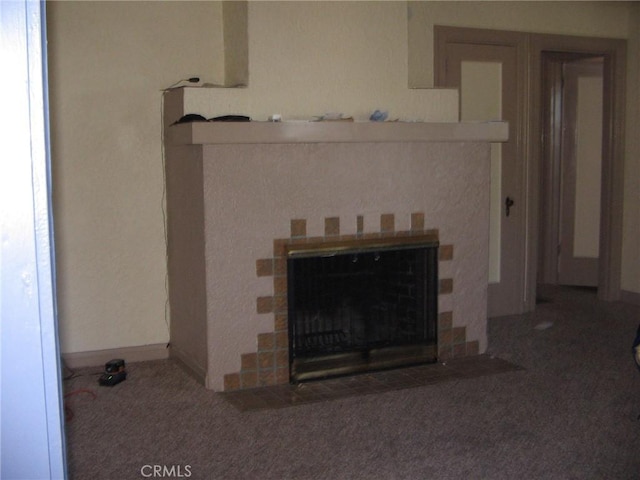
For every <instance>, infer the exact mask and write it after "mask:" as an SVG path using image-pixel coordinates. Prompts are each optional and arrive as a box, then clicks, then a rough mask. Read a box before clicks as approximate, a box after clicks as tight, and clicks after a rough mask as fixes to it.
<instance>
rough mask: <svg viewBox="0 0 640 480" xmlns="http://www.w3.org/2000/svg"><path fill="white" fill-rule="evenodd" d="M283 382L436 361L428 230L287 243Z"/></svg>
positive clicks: (433, 266)
mask: <svg viewBox="0 0 640 480" xmlns="http://www.w3.org/2000/svg"><path fill="white" fill-rule="evenodd" d="M287 296H288V298H287V299H288V310H289V311H288V315H289V362H290V381H291V383H297V382H300V381H304V380H311V379H317V378H325V377H331V376H337V375H346V374H353V373H359V372H365V371H372V370H381V369H386V368H395V367H400V366H408V365H415V364H420V363H430V362H435V361H436V359H437V331H436V327H437V318H438V241H437V237H436V236H435V235H422V236H416V237H407V238H390V239H381V238H378V239H373V240H351V241H342V242H333V243H326V242H325V243H321V244H316V245H313V244H302V245H290V246H289V247H288V251H287Z"/></svg>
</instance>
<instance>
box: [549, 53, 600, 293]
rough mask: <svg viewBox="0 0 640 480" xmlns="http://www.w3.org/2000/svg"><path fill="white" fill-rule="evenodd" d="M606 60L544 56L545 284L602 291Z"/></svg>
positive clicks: (561, 55)
mask: <svg viewBox="0 0 640 480" xmlns="http://www.w3.org/2000/svg"><path fill="white" fill-rule="evenodd" d="M603 70H604V58H603V57H602V56H591V55H586V54H574V53H558V52H544V53H543V55H542V111H543V131H544V135H543V140H542V142H543V147H542V148H543V158H542V175H541V186H540V189H541V191H542V193H543V194H542V196H541V202H540V218H541V228H540V239H539V245H540V252H541V255H540V256H539V259H538V261H539V263H538V282H539V283H548V284H559V285H574V286H586V287H597V286H598V271H599V256H600V251H599V249H600V210H601V208H600V207H601V203H602V202H601V191H602V188H601V187H602V121H603V118H602V114H603V98H604V90H603V86H604V85H603Z"/></svg>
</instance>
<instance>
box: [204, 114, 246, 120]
mask: <svg viewBox="0 0 640 480" xmlns="http://www.w3.org/2000/svg"><path fill="white" fill-rule="evenodd" d="M209 121H210V122H250V121H251V118H249V117H247V116H245V115H222V116H220V117H213V118H210V119H209Z"/></svg>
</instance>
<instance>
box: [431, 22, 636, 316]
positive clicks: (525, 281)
mask: <svg viewBox="0 0 640 480" xmlns="http://www.w3.org/2000/svg"><path fill="white" fill-rule="evenodd" d="M434 45H435V47H434V49H435V51H434V78H435V86H436V87H457V88H460V89H461V91H462V89H463V88H464V86H463V85H461V83H456V79H455V78H456V77H457V74H455V75H452V74H451V72H453V71H456V70H458V69H462V68H463V67H462V66H461V64H462V62H472V63H473V62H484V61H486V60H487V59H486V57H485V56H484V53H483V52H485V51H487V50H491V49H495V48H494V47H497V46H500V47H508V48H511V49H513V50H514V51H515V52H516V55H515V56H516V73H515V76H514V77H513V78H512V80H511V83H509V84H507V85H505V84H504V82H505V78H506V77H505V76H504V75H501V76H500V81H501V82H503V83H502V85H501V86H500V90H501V91H502V92H503V94H504V93H505V92H506V93H508V92H510V91H516V92H517V97H516V100H515V102H516V105H517V108H516V116H515V119H513V120H511V119H508V118H506V117H504V116H503V118H502V119H503V120H504V119H506V120H508V121H509V122H510V132H509V133H510V141H516V142H518V148H516V152H517V155H516V157H515V158H514V159H512V160H506V159H505V158H504V149H503V151H502V155H503V157H502V165H505V163H506V162H510V163H511V164H512V165H516V166H517V168H516V169H512V170H509V169H502V170H501V171H500V173H499V175H500V182H499V183H500V185H501V188H502V189H503V190H502V191H501V192H500V199H501V202H500V203H502V205H500V204H498V203H496V205H499V207H500V209H501V215H502V217H501V222H502V223H501V225H507V224H508V223H509V219H507V218H506V215H507V212H508V213H509V214H515V212H516V211H518V210H520V212H519V213H521V215H522V220H521V222H513V223H517V225H516V226H514V231H515V234H514V236H513V237H512V238H511V239H509V240H508V241H504V237H500V238H501V239H502V241H501V242H500V244H499V246H498V247H497V248H498V251H499V259H500V260H499V261H500V269H501V271H502V269H503V268H508V269H511V270H512V273H511V276H507V275H504V276H502V275H501V277H500V279H499V281H498V282H495V281H493V282H492V281H490V280H491V279H488V281H489V285H488V291H489V295H488V316H489V317H494V316H500V315H511V314H519V313H523V312H527V311H533V310H534V309H535V300H536V288H537V282H538V280H539V279H540V277H539V270H540V269H541V266H540V265H541V264H542V263H543V262H551V261H553V262H557V255H556V254H555V253H554V254H549V252H548V251H545V250H544V248H545V245H546V244H545V243H543V242H542V241H541V238H543V237H545V238H546V236H547V235H549V232H548V222H547V218H546V217H545V215H544V211H545V210H544V209H543V208H542V207H541V205H543V203H544V202H547V196H548V193H547V192H546V191H544V190H543V187H542V179H543V178H544V176H545V174H546V173H547V172H546V171H545V169H544V162H543V159H544V153H545V152H544V141H543V137H544V134H545V133H546V132H545V130H544V124H545V120H544V119H545V117H544V108H543V105H544V102H543V99H544V96H543V81H542V79H543V75H542V73H543V64H544V62H543V60H544V59H545V58H550V57H545V56H547V55H550V54H560V53H563V54H568V55H574V56H575V58H576V59H577V58H578V57H580V58H595V57H597V58H599V59H601V64H602V80H601V81H602V92H603V93H602V138H601V141H602V145H601V152H602V156H601V161H602V165H601V173H600V204H599V207H596V208H599V213H597V214H596V217H599V228H598V238H599V240H598V245H597V250H598V256H597V257H598V266H597V267H596V270H597V287H598V297H599V298H600V299H601V300H607V301H612V300H617V299H619V297H620V270H621V263H620V262H621V255H622V208H623V183H624V177H623V166H624V156H623V155H624V112H625V105H624V87H625V84H624V82H625V77H626V66H625V61H626V40H618V39H607V38H591V37H577V36H566V35H549V34H535V33H526V32H510V31H500V30H485V29H475V28H460V27H443V26H435V27H434ZM460 50H463V51H464V52H465V53H464V56H462V55H460V54H458V53H456V51H458V52H459V51H460ZM492 61H494V62H496V60H492ZM498 62H499V63H501V67H500V68H504V65H505V64H504V63H503V62H502V61H498ZM472 63H471V64H472ZM495 78H497V75H496V76H495ZM460 82H462V81H460ZM500 98H501V101H502V102H504V101H505V100H504V95H501V96H500ZM463 101H464V99H462V100H461V103H462V102H463ZM501 111H502V112H503V115H504V111H503V109H502V107H501ZM461 118H462V116H461ZM485 120H487V119H485ZM494 183H497V182H494ZM505 185H514V186H515V189H514V190H511V191H514V192H515V195H517V197H512V196H511V195H510V194H509V193H508V192H505V191H504V188H505V187H504V186H505ZM505 193H506V195H505ZM492 194H494V192H492ZM494 196H495V195H494ZM512 202H513V203H512ZM508 205H510V206H511V207H512V208H509V207H508ZM494 218H495V214H494ZM497 238H498V236H494V238H492V239H491V242H492V244H493V246H492V247H490V249H492V251H494V249H495V242H496V241H497V240H496V239H497ZM548 244H549V245H552V244H553V242H548ZM592 247H593V245H591V247H590V248H592ZM556 248H557V246H556ZM547 257H549V258H551V259H552V260H549V258H547ZM510 258H515V259H516V260H515V261H514V262H509V261H508V259H510ZM494 259H495V258H494ZM492 261H494V260H492ZM503 264H504V265H503ZM545 265H547V264H546V263H545ZM545 268H547V270H548V267H546V266H545ZM553 269H554V270H557V266H554V267H553ZM542 275H545V272H543V273H542ZM507 278H512V279H516V280H515V281H506V279H507ZM493 280H495V278H494V279H493ZM505 289H506V290H505ZM508 289H513V290H514V291H515V293H514V295H515V297H513V298H515V301H514V302H511V301H506V299H507V298H512V297H511V294H509V293H508ZM492 292H493V294H492Z"/></svg>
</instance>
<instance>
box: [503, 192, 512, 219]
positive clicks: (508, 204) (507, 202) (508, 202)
mask: <svg viewBox="0 0 640 480" xmlns="http://www.w3.org/2000/svg"><path fill="white" fill-rule="evenodd" d="M513 204H514V201H513V200H512V199H511V197H507V198H506V199H505V201H504V206H505V207H506V214H507V217H508V216H509V213H511V207H513Z"/></svg>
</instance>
